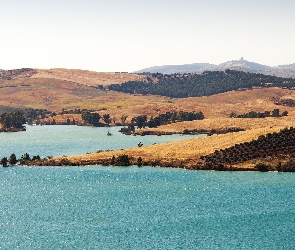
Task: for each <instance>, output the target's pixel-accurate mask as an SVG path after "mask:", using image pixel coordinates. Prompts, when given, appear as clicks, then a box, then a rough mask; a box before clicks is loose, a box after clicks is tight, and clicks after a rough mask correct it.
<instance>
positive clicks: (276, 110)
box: [271, 109, 280, 117]
mask: <svg viewBox="0 0 295 250" xmlns="http://www.w3.org/2000/svg"><path fill="white" fill-rule="evenodd" d="M271 116H272V117H279V116H280V110H279V109H274V110H273V111H272V114H271Z"/></svg>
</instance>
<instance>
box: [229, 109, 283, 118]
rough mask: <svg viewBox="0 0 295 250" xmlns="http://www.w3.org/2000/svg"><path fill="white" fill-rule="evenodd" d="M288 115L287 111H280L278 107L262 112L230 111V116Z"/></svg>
mask: <svg viewBox="0 0 295 250" xmlns="http://www.w3.org/2000/svg"><path fill="white" fill-rule="evenodd" d="M282 116H288V111H284V112H282V113H280V110H279V109H274V110H273V111H264V112H256V111H250V112H248V113H244V114H240V115H237V114H236V113H234V112H233V113H231V114H230V116H229V117H230V118H266V117H282Z"/></svg>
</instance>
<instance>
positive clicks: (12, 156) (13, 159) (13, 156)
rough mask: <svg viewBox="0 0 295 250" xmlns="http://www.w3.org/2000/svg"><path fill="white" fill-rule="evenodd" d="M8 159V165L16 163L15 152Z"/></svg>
mask: <svg viewBox="0 0 295 250" xmlns="http://www.w3.org/2000/svg"><path fill="white" fill-rule="evenodd" d="M8 161H9V164H10V165H15V164H16V163H17V159H16V156H15V154H11V156H10V157H9V160H8Z"/></svg>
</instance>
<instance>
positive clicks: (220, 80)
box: [108, 69, 295, 98]
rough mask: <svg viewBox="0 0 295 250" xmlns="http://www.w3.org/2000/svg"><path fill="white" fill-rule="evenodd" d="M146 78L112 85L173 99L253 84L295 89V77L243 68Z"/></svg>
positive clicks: (112, 87)
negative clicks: (283, 76)
mask: <svg viewBox="0 0 295 250" xmlns="http://www.w3.org/2000/svg"><path fill="white" fill-rule="evenodd" d="M146 75H148V77H147V80H146V81H128V82H125V83H122V84H111V85H110V86H109V87H108V88H109V90H114V91H118V92H124V93H130V94H143V95H148V94H152V95H162V96H168V97H171V98H185V97H190V96H210V95H214V94H218V93H224V92H227V91H232V90H239V89H240V90H242V89H251V88H253V87H268V86H273V87H282V88H291V89H292V88H294V87H295V79H292V78H282V77H276V76H271V75H264V74H257V73H248V72H243V71H235V70H229V69H228V70H225V71H204V72H203V73H202V74H196V73H184V74H180V73H177V74H171V75H167V74H165V75H163V74H160V73H154V74H151V73H146Z"/></svg>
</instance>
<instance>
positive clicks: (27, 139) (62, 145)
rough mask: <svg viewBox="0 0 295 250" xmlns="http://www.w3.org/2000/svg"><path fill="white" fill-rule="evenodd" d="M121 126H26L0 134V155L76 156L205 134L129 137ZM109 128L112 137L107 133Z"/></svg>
mask: <svg viewBox="0 0 295 250" xmlns="http://www.w3.org/2000/svg"><path fill="white" fill-rule="evenodd" d="M120 128H121V127H110V128H106V127H85V126H84V127H83V126H66V125H52V126H27V131H23V132H17V133H15V132H11V133H0V157H1V158H2V157H4V156H6V157H9V156H10V155H11V154H12V153H14V154H16V156H17V157H18V158H20V157H21V156H22V155H23V154H25V153H28V154H29V155H30V156H33V155H40V157H42V158H44V157H47V156H61V155H80V154H86V153H90V152H97V151H98V150H107V149H110V150H115V149H122V148H133V147H137V144H138V143H139V142H142V144H143V145H145V146H146V145H151V144H154V143H163V142H171V141H176V140H185V139H189V138H195V137H203V136H206V135H204V134H203V135H162V136H156V135H149V136H130V135H124V134H122V133H120V132H118V131H119V130H120ZM108 131H110V133H112V134H113V135H112V136H108V135H107V133H108Z"/></svg>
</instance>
